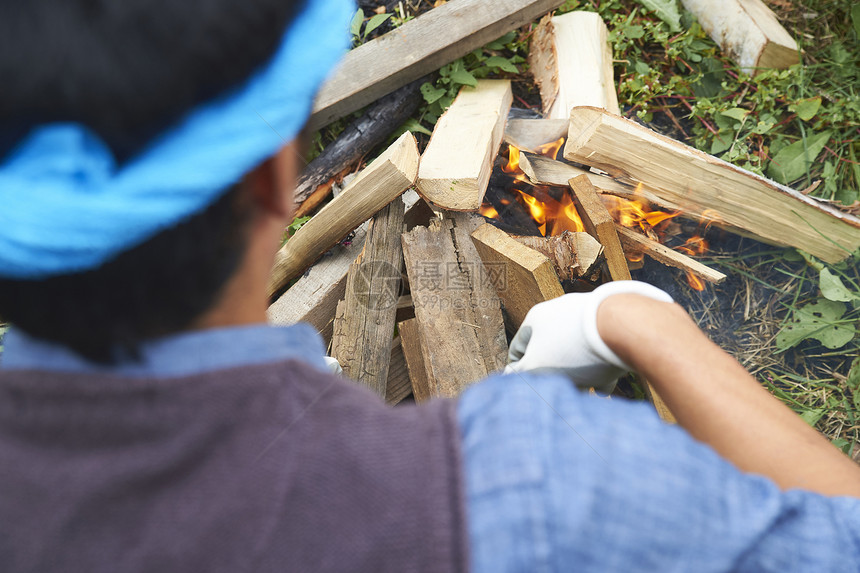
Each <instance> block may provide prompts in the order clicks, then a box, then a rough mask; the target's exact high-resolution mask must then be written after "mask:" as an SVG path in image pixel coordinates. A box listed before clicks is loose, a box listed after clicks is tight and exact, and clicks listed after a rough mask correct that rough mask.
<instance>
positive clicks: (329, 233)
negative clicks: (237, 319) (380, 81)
mask: <svg viewBox="0 0 860 573" xmlns="http://www.w3.org/2000/svg"><path fill="white" fill-rule="evenodd" d="M417 174H418V145H417V143H416V142H415V137H414V136H413V135H412V134H411V133H409V132H406V133H404V134H403V135H402V136H401V137H400V138H399V139H398V140H397V141H395V142H394V143H393V144H392V145H391V147H389V148H388V149H387V150H386V151H385V152H384V153H383V154H382V155H380V156H379V157H377V158H376V160H374V161H373V163H371V164H370V165H368V166H367V168H365V169H364V170H363V171H362V172H361V173H359V175H358V177H356V178H355V180H353V182H352V183H351V184H350V185H349V186H348V187H347V188H346V189H344V190H343V192H342V193H340V194H339V195H338V196H337V197H335V198H334V199H332V201H331V202H330V203H329V204H328V205H326V206H325V207H323V208H322V209H321V210H320V212H319V213H317V214H316V215H314V217H313V219H311V220H310V221H308V222H307V223H306V224H305V226H304V227H302V228H301V229H299V230H298V231H297V232H296V234H295V235H293V237H292V238H291V239H290V240H289V241H288V242H287V244H286V245H284V246H283V247H281V249H280V250H279V251H278V253H277V255H276V257H275V266H274V268H273V269H272V274H271V277H270V279H269V296H272V295H274V294H276V293H277V292H278V291H280V290H281V289H283V288H284V287H285V286H286V284H287V283H288V282H289V281H290V280H291V279H293V278H295V277H297V276H298V275H300V274H301V273H302V272H304V270H305V269H306V268H308V267H309V266H310V265H311V264H313V262H314V261H316V260H317V259H318V258H319V257H320V256H321V255H322V254H323V253H325V252H326V251H328V250H329V249H330V248H331V247H332V246H333V245H335V244H337V242H338V241H340V240H341V239H343V238H344V237H345V236H346V235H348V234H349V233H350V232H351V231H352V230H353V229H355V228H356V227H358V226H359V225H360V224H361V223H363V222H364V221H366V220H367V219H369V218H370V217H371V216H372V215H374V214H375V213H376V212H377V211H379V210H380V209H382V208H383V207H385V206H386V205H388V204H389V203H391V202H392V201H393V200H394V199H395V198H397V197H399V196H400V195H401V194H403V192H404V191H406V190H407V189H408V188H409V187H411V186H412V184H413V183H414V182H415V178H416V176H417Z"/></svg>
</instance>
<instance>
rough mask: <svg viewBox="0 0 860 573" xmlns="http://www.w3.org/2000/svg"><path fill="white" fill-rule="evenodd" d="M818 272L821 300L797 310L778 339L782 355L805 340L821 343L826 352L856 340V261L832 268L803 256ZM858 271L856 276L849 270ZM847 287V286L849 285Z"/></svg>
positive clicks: (859, 322)
mask: <svg viewBox="0 0 860 573" xmlns="http://www.w3.org/2000/svg"><path fill="white" fill-rule="evenodd" d="M803 256H804V258H806V260H807V262H808V263H809V264H810V266H812V267H813V268H814V269H816V270H817V271H818V287H819V291H820V293H821V296H820V297H818V298H817V299H816V300H814V301H812V302H809V303H806V304H804V305H803V306H800V307H798V308H795V309H793V312H792V314H791V318H790V320H789V321H788V322H787V323H786V324H785V326H784V327H783V328H782V330H781V331H780V332H779V334H777V336H776V346H777V348H778V349H779V350H780V351H785V350H788V349H789V348H792V347H794V346H796V345H798V344H800V343H801V342H803V341H805V340H815V341H818V342H819V343H820V344H821V345H822V346H824V347H825V348H829V349H831V350H837V349H840V348H843V347H845V346H846V345H847V344H848V343H850V342H851V341H853V340H854V339H855V336H856V335H857V332H858V327H860V284H858V280H857V279H858V277H857V276H856V274H857V269H856V265H855V266H852V259H849V261H848V262H847V263H842V264H840V265H838V266H832V267H828V266H826V265H824V264H823V263H821V262H820V261H818V260H816V259H814V258H813V257H810V256H809V255H805V254H803ZM852 268H853V269H854V274H855V276H854V277H852V276H850V274H849V272H848V270H849V269H852ZM846 283H847V285H846Z"/></svg>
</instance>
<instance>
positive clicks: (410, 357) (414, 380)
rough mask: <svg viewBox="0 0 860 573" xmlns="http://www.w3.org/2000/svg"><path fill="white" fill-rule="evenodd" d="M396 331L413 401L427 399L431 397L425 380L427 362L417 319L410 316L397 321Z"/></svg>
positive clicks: (428, 385)
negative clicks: (410, 385) (407, 318)
mask: <svg viewBox="0 0 860 573" xmlns="http://www.w3.org/2000/svg"><path fill="white" fill-rule="evenodd" d="M397 331H398V332H399V333H400V345H401V347H402V349H403V358H404V359H405V360H406V368H407V371H408V372H409V381H410V383H411V384H412V394H413V396H415V401H416V402H424V401H426V400H429V399H430V398H431V394H430V384H429V382H428V380H427V365H426V364H427V363H426V360H425V357H424V350H423V348H424V346H423V345H422V344H421V333H420V330H419V328H418V320H417V319H415V318H410V319H409V320H404V321H403V322H398V323H397Z"/></svg>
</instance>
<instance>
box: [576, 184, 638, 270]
mask: <svg viewBox="0 0 860 573" xmlns="http://www.w3.org/2000/svg"><path fill="white" fill-rule="evenodd" d="M570 188H571V190H572V191H573V196H574V197H575V198H576V201H577V205H576V206H577V211H578V212H579V216H580V217H581V218H582V222H583V223H584V224H585V229H586V230H587V231H588V232H589V234H590V235H591V236H592V237H594V238H595V239H597V240H598V241H600V244H601V245H603V256H604V257H605V258H606V266H607V267H609V275H610V276H611V277H612V280H614V281H628V280H630V268H629V267H628V266H627V257H626V256H625V255H624V249H622V248H621V241H620V239H619V238H618V232H617V231H616V230H615V220H613V219H612V215H610V214H609V210H608V209H607V208H606V205H604V204H603V201H602V200H601V199H600V195H598V193H597V191H596V190H595V189H594V186H593V185H592V184H591V181H590V180H589V179H588V176H587V175H580V176H579V177H575V178H573V179H571V180H570Z"/></svg>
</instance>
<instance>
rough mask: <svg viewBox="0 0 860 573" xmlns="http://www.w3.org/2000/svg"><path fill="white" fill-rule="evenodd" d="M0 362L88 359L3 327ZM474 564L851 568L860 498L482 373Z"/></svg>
mask: <svg viewBox="0 0 860 573" xmlns="http://www.w3.org/2000/svg"><path fill="white" fill-rule="evenodd" d="M5 345H6V349H5V352H4V354H3V355H2V362H0V368H4V369H26V368H37V369H42V370H54V371H58V372H82V373H86V372H93V371H97V370H98V368H99V367H97V366H94V365H93V364H90V363H88V362H86V361H84V360H82V359H80V358H78V357H77V356H76V355H74V354H73V353H70V352H68V351H66V350H65V349H63V348H60V347H57V346H55V345H52V344H47V343H44V342H40V341H37V340H33V339H32V338H29V337H27V336H25V335H23V334H22V333H20V332H16V331H14V330H12V331H11V332H10V333H9V334H8V335H7V337H6V340H5ZM322 356H323V345H322V341H321V340H320V339H319V337H318V336H317V334H316V333H315V332H314V331H313V329H312V328H310V327H308V326H307V325H297V326H293V327H287V328H274V327H268V326H263V325H259V326H250V327H241V328H230V329H220V330H210V331H203V332H197V333H188V334H182V335H179V336H175V337H171V338H168V339H164V340H160V341H156V342H153V343H150V344H148V345H146V346H145V347H144V348H143V351H142V361H141V362H139V363H128V364H122V365H119V366H118V367H116V368H115V369H114V370H112V372H113V373H119V374H121V375H126V376H133V377H138V376H158V377H174V376H184V375H189V374H193V373H198V372H205V371H211V370H216V369H221V368H229V367H235V366H242V365H247V364H260V363H264V362H268V361H276V360H285V359H289V358H295V359H300V360H303V361H305V362H308V363H310V364H312V365H314V366H316V367H318V368H324V367H325V366H324V363H323V361H322ZM458 415H459V422H460V426H461V431H462V439H463V454H464V465H465V482H466V499H467V511H468V519H469V523H468V528H469V536H470V543H471V547H470V550H471V559H472V569H473V571H476V572H493V573H499V572H507V571H511V572H514V571H517V572H542V571H586V572H587V571H595V572H606V571H621V572H634V571H693V572H710V571H714V572H716V571H750V572H752V571H779V572H786V571H804V572H806V571H809V572H823V571H840V572H841V571H860V500H858V499H853V498H826V497H823V496H820V495H816V494H812V493H809V492H803V491H789V492H781V491H780V490H779V489H778V488H777V487H776V486H775V485H774V484H773V483H771V482H770V481H768V480H767V479H765V478H762V477H758V476H753V475H747V474H743V473H741V472H739V471H738V470H736V469H735V468H734V467H733V466H731V465H730V464H729V463H727V462H725V461H724V460H722V459H721V458H720V457H719V456H717V455H716V453H714V452H713V451H712V450H711V449H710V448H709V447H707V446H705V445H702V444H700V443H698V442H696V441H695V440H693V439H692V438H691V437H690V436H689V435H687V434H686V433H685V432H684V431H682V430H681V429H679V428H677V427H672V426H667V425H665V424H663V423H662V422H661V421H660V420H659V419H658V418H657V416H656V414H655V413H654V412H653V410H652V409H651V408H650V406H648V405H646V404H641V403H631V402H627V401H625V400H619V399H615V398H613V399H612V400H606V399H604V398H598V397H594V396H589V395H587V394H583V393H580V392H578V391H577V390H576V389H574V387H573V386H572V385H571V384H570V383H569V382H568V381H567V380H565V379H562V378H558V377H552V376H531V375H509V376H493V377H490V378H489V379H488V380H487V381H485V382H483V383H481V384H476V385H475V386H473V387H471V388H470V389H469V390H467V391H466V392H465V393H464V394H463V396H462V397H461V399H460V402H459V409H458Z"/></svg>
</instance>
